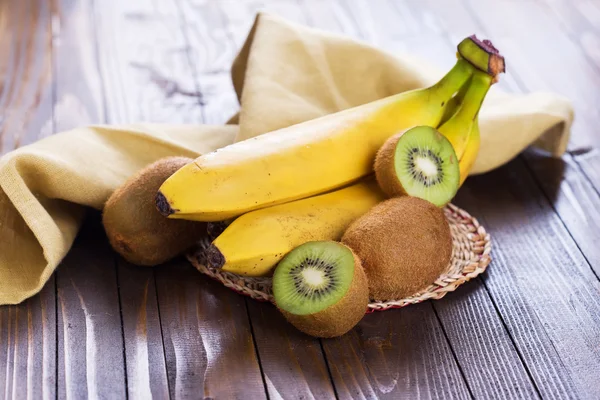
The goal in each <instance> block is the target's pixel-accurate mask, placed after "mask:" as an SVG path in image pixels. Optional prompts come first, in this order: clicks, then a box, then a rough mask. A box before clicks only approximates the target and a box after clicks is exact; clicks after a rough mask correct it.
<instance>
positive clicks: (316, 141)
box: [156, 36, 504, 276]
mask: <svg viewBox="0 0 600 400" xmlns="http://www.w3.org/2000/svg"><path fill="white" fill-rule="evenodd" d="M499 60H500V61H499ZM503 70H504V62H503V58H502V57H501V56H500V55H499V54H498V53H497V51H496V50H495V49H494V48H493V47H492V46H491V44H490V43H488V42H485V41H484V42H481V41H479V40H478V39H477V38H475V37H474V36H473V37H469V38H467V39H465V40H463V42H461V44H460V45H459V46H458V57H457V62H456V64H455V65H454V67H453V68H452V69H451V70H450V71H449V72H448V73H447V74H446V75H445V76H444V77H443V78H442V79H441V80H440V81H439V82H437V83H436V84H434V85H433V86H431V87H429V88H425V89H418V90H414V91H410V92H405V93H400V94H397V95H394V96H391V97H388V98H385V99H382V100H379V101H376V102H373V103H369V104H366V105H363V106H359V107H355V108H352V109H349V110H345V111H341V112H338V113H336V114H333V115H328V116H325V117H322V118H319V119H316V120H312V121H308V122H305V123H302V124H298V125H294V126H291V127H288V128H284V129H280V130H277V131H274V132H270V133H267V134H264V135H261V136H258V137H255V138H252V139H248V140H245V141H243V142H238V143H235V144H233V145H231V146H228V147H225V148H223V149H220V150H217V151H215V152H213V153H209V154H206V155H203V156H201V157H199V158H198V159H196V160H195V161H194V162H193V163H190V164H188V165H187V166H185V167H183V168H182V169H180V170H179V171H178V172H176V173H175V174H174V175H173V176H171V177H170V178H169V179H168V180H167V181H165V183H164V184H163V185H162V186H161V188H160V190H159V192H158V194H157V196H156V203H157V207H158V209H159V211H160V212H161V213H162V214H163V215H165V216H168V217H169V218H181V219H189V220H197V221H209V222H211V221H223V220H226V219H230V218H235V217H238V216H240V215H241V216H240V217H239V218H237V219H235V220H234V221H233V222H232V223H231V225H229V226H228V227H227V228H226V229H225V230H224V231H223V232H222V233H221V234H220V235H219V236H218V237H217V238H216V239H215V240H214V241H213V243H212V245H211V246H210V247H209V248H208V249H207V252H206V259H207V262H208V264H209V265H210V266H212V267H215V268H222V269H223V270H225V271H229V272H234V273H237V274H241V275H248V276H264V275H268V274H269V273H271V272H272V270H273V268H274V266H275V265H276V264H277V263H278V261H279V260H280V259H281V258H283V256H284V255H285V254H287V253H288V252H289V251H291V250H292V249H293V248H295V247H297V246H299V245H300V244H303V243H306V242H308V241H313V240H339V238H340V237H341V236H342V233H343V232H344V230H345V229H346V228H347V226H348V225H349V224H350V223H351V222H352V221H353V220H354V219H356V218H358V217H359V216H361V215H363V214H364V213H366V212H367V211H368V210H369V209H370V208H372V207H373V206H374V205H375V204H377V203H378V202H380V201H382V200H383V199H384V195H383V194H382V192H381V191H380V190H379V188H378V187H377V185H376V183H375V181H374V179H373V178H372V176H370V175H372V172H373V160H374V157H375V154H376V152H377V150H378V149H379V148H380V147H381V146H382V145H383V143H384V142H385V141H386V140H387V139H388V138H389V137H390V136H392V135H393V134H395V133H397V132H399V131H402V130H405V129H407V128H410V127H413V126H415V125H428V126H433V127H436V128H438V130H439V131H440V133H442V134H443V135H444V136H446V137H447V138H448V140H449V141H450V143H451V144H452V145H453V147H454V149H455V152H456V155H457V157H458V159H459V167H460V175H461V180H460V183H461V184H462V182H464V180H465V179H466V177H467V176H468V173H469V171H470V169H471V167H472V166H473V163H474V161H475V158H476V156H477V152H478V150H479V127H478V123H477V116H478V113H479V109H480V107H481V104H482V102H483V100H484V98H485V95H486V93H487V91H488V89H489V88H490V86H491V85H492V84H493V83H494V81H495V78H496V75H497V74H499V73H500V72H503ZM356 182H358V183H356Z"/></svg>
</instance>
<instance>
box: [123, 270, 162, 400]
mask: <svg viewBox="0 0 600 400" xmlns="http://www.w3.org/2000/svg"><path fill="white" fill-rule="evenodd" d="M117 263H118V267H119V268H118V280H119V294H120V304H121V314H122V316H123V322H122V323H123V334H124V338H125V359H126V360H127V392H128V395H129V397H130V398H133V399H149V398H154V399H165V398H168V397H169V384H168V380H167V369H166V362H165V354H164V348H163V340H162V328H161V322H160V315H159V310H158V300H157V296H156V286H155V280H154V274H153V271H152V270H151V269H149V268H147V267H139V266H135V265H131V264H129V263H127V262H125V261H124V260H123V259H121V258H119V259H118V261H117Z"/></svg>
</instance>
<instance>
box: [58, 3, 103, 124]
mask: <svg viewBox="0 0 600 400" xmlns="http://www.w3.org/2000/svg"><path fill="white" fill-rule="evenodd" d="M54 1H55V2H56V4H55V11H54V14H53V21H54V26H55V29H54V31H55V40H54V42H53V44H54V46H53V52H54V54H53V56H54V65H55V68H56V71H55V74H54V75H55V78H54V79H55V87H56V89H55V96H56V99H55V103H54V123H55V131H56V132H62V131H65V130H69V129H74V128H76V127H79V126H84V125H88V124H97V123H104V122H105V120H104V114H105V109H104V95H103V88H102V82H101V77H100V73H99V71H98V59H97V57H96V45H95V42H96V33H95V32H94V18H93V9H92V2H91V1H89V0H85V1H78V0H54Z"/></svg>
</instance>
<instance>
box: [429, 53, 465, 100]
mask: <svg viewBox="0 0 600 400" xmlns="http://www.w3.org/2000/svg"><path fill="white" fill-rule="evenodd" d="M474 71H475V68H474V67H473V65H471V63H469V62H468V61H467V60H465V59H463V58H462V57H461V58H459V59H458V60H457V61H456V64H454V67H452V69H451V70H450V71H448V73H447V74H446V75H445V76H444V77H443V78H442V79H440V80H439V81H438V82H437V83H436V84H435V85H433V86H432V87H431V89H432V92H433V93H434V96H440V97H442V98H447V99H450V98H451V97H452V96H453V95H454V94H455V93H456V92H457V91H458V90H459V89H460V88H461V87H462V86H463V85H464V84H465V82H466V81H467V80H469V78H470V77H471V75H472V74H473V72H474Z"/></svg>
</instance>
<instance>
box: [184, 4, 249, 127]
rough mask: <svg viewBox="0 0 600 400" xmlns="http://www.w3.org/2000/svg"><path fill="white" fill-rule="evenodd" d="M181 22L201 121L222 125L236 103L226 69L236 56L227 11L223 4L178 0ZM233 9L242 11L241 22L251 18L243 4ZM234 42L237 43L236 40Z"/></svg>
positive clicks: (234, 110) (228, 12)
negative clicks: (195, 83) (195, 86)
mask: <svg viewBox="0 0 600 400" xmlns="http://www.w3.org/2000/svg"><path fill="white" fill-rule="evenodd" d="M178 3H179V7H180V12H181V15H182V19H183V21H184V22H185V23H184V34H185V37H186V39H187V40H188V41H189V43H190V51H189V53H188V54H189V62H190V66H191V68H192V69H193V70H194V72H195V77H196V82H197V85H198V88H199V91H200V93H202V105H203V118H204V119H203V122H204V123H206V124H224V123H226V122H227V121H228V120H229V118H230V117H231V116H232V115H234V114H235V113H236V112H237V111H238V109H239V104H238V101H237V97H236V95H235V92H234V90H233V85H232V82H231V76H230V71H229V70H230V67H231V63H232V62H233V59H234V57H235V56H236V54H237V51H238V46H237V44H236V43H237V42H238V41H239V40H240V39H241V40H243V38H234V37H233V36H232V32H230V31H229V30H228V29H227V27H228V26H229V25H228V24H226V23H225V21H226V20H227V18H228V17H229V14H230V11H229V10H228V9H227V5H228V3H227V2H223V3H221V2H214V1H209V2H198V1H192V0H179V1H178ZM234 7H235V9H237V10H238V12H239V9H242V10H244V11H245V12H244V17H245V21H247V20H248V19H252V17H253V15H254V14H253V13H250V12H247V9H246V7H247V4H245V3H244V6H243V7H240V4H239V2H237V3H236V4H235V5H234ZM236 39H237V40H236Z"/></svg>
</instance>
